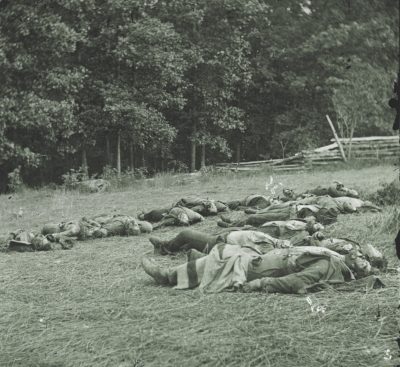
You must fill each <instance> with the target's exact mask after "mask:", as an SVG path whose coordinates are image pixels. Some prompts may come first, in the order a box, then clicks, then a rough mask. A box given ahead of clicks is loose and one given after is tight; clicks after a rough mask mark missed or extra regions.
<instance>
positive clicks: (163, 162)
mask: <svg viewBox="0 0 400 367" xmlns="http://www.w3.org/2000/svg"><path fill="white" fill-rule="evenodd" d="M160 156H161V172H165V154H164V150H163V148H162V147H161V151H160Z"/></svg>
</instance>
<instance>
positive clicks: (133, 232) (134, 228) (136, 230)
mask: <svg viewBox="0 0 400 367" xmlns="http://www.w3.org/2000/svg"><path fill="white" fill-rule="evenodd" d="M126 234H127V235H128V236H137V235H139V234H140V227H139V224H138V222H137V221H136V220H130V221H129V222H128V223H127V224H126Z"/></svg>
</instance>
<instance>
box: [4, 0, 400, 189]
mask: <svg viewBox="0 0 400 367" xmlns="http://www.w3.org/2000/svg"><path fill="white" fill-rule="evenodd" d="M396 5H397V2H395V1H392V0H338V1H324V0H251V1H242V0H191V1H182V0H85V1H82V0H40V1H35V2H32V1H29V0H0V180H1V182H2V187H0V189H4V188H5V185H6V182H7V176H8V174H9V173H10V172H14V170H15V169H18V171H20V173H21V177H22V179H23V180H24V181H25V182H27V183H29V184H41V183H45V182H50V181H57V180H60V177H61V175H62V174H63V173H65V172H66V171H68V169H70V168H78V167H80V166H81V167H83V170H84V171H87V170H88V171H89V173H90V174H94V173H101V172H102V171H103V169H104V167H105V166H106V167H110V166H111V167H116V168H117V170H118V171H121V170H126V169H129V170H131V171H132V170H133V169H134V168H138V167H147V169H148V170H149V171H158V170H165V169H173V168H176V167H179V168H180V169H181V168H182V167H185V165H186V166H187V167H191V168H192V169H196V168H199V166H200V164H201V165H204V164H206V163H207V164H209V163H213V162H215V161H216V160H218V161H220V160H224V159H233V154H232V153H234V152H236V157H237V159H242V160H253V159H261V158H262V157H272V158H275V157H281V156H282V155H288V154H291V153H294V152H296V151H298V150H301V149H305V148H308V147H313V146H318V145H321V144H324V143H327V142H328V141H329V139H330V137H331V136H332V134H331V132H330V129H329V126H328V124H327V123H326V121H325V118H324V116H325V114H329V115H331V117H332V118H333V120H334V121H336V122H337V124H338V127H339V129H338V130H340V132H341V133H342V134H343V135H354V136H357V135H370V134H390V133H391V121H392V119H393V116H392V112H391V111H390V110H389V108H387V105H386V101H387V99H388V97H389V96H390V93H391V87H390V83H391V79H393V78H394V76H395V74H396V68H397V66H396V60H397V50H396V45H397V41H396V39H397V33H396V32H397V25H396V21H397V9H396ZM200 148H201V149H200ZM200 151H201V154H197V156H196V152H198V153H200Z"/></svg>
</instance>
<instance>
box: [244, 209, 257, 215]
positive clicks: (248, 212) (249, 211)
mask: <svg viewBox="0 0 400 367" xmlns="http://www.w3.org/2000/svg"><path fill="white" fill-rule="evenodd" d="M244 212H245V213H246V214H257V210H256V209H253V208H247V209H245V210H244Z"/></svg>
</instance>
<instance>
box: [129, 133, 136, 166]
mask: <svg viewBox="0 0 400 367" xmlns="http://www.w3.org/2000/svg"><path fill="white" fill-rule="evenodd" d="M129 163H130V168H131V171H133V170H134V169H135V163H134V160H133V140H132V139H131V140H130V141H129Z"/></svg>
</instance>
